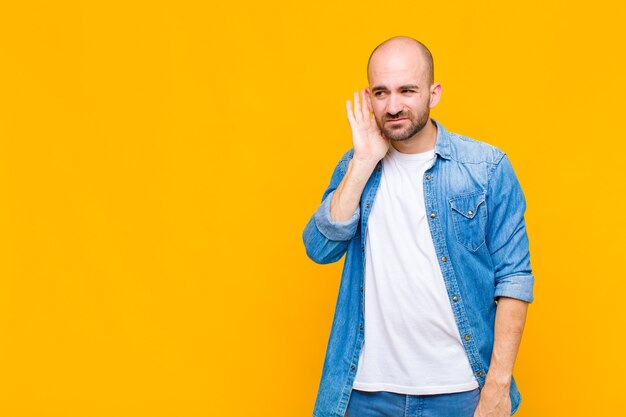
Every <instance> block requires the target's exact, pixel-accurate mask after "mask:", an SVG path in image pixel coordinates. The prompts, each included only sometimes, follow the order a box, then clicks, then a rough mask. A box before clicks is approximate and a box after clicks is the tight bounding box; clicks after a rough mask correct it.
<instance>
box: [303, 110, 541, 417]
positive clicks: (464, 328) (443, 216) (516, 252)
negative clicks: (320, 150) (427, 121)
mask: <svg viewBox="0 0 626 417" xmlns="http://www.w3.org/2000/svg"><path fill="white" fill-rule="evenodd" d="M431 120H432V121H433V123H434V124H435V125H436V126H437V139H436V144H435V154H436V159H435V163H434V165H433V166H432V167H431V168H429V169H428V170H427V171H426V172H425V173H424V177H423V178H422V181H423V184H424V200H425V205H426V213H427V214H428V222H429V226H430V232H431V235H432V239H433V243H434V246H435V251H436V253H437V257H438V259H439V266H440V267H441V271H442V273H443V277H444V281H445V286H446V289H447V292H448V300H449V302H450V305H451V306H452V311H453V314H454V318H455V321H456V325H457V327H458V329H459V332H460V334H461V342H462V343H463V347H464V349H465V353H466V354H467V357H468V358H469V362H470V365H471V368H472V371H473V373H474V377H475V378H476V380H477V381H478V384H479V386H480V388H481V389H482V388H483V386H484V384H485V377H486V375H487V372H488V371H489V365H490V361H491V352H492V349H493V342H494V323H495V313H496V307H497V303H496V300H497V298H498V297H500V296H505V297H512V298H516V299H519V300H523V301H526V302H529V303H530V302H532V301H533V285H534V276H533V275H532V271H531V268H530V253H529V247H528V236H527V233H526V223H525V220H524V212H525V210H526V201H525V198H524V194H523V192H522V189H521V186H520V184H519V182H518V180H517V177H516V175H515V173H514V171H513V167H512V166H511V162H510V161H509V158H508V157H507V155H506V154H505V153H504V152H502V151H501V150H500V149H498V148H497V147H495V146H492V145H490V144H487V143H485V142H481V141H478V140H475V139H472V138H469V137H466V136H462V135H459V134H456V133H452V132H448V131H446V129H445V128H444V127H443V126H442V125H441V124H440V123H439V122H437V121H436V120H435V119H431ZM353 151H354V150H353V149H350V150H349V151H348V152H346V153H345V154H344V155H343V157H342V158H341V160H340V161H339V163H338V164H337V166H336V168H335V170H334V172H333V174H332V177H331V179H330V184H329V185H328V188H327V189H326V191H325V192H324V194H323V196H322V202H321V204H320V205H319V207H318V208H317V210H316V211H315V213H314V214H313V216H312V217H311V219H310V220H309V222H308V223H307V225H306V227H305V229H304V232H303V234H302V238H303V240H304V245H305V247H306V253H307V255H308V256H309V257H310V258H311V259H312V260H313V261H315V262H317V263H320V264H327V263H331V262H336V261H338V260H339V259H341V257H342V256H343V255H344V254H345V255H346V258H345V261H344V266H343V273H342V277H341V283H340V286H339V294H338V297H337V302H336V306H335V314H334V318H333V323H332V328H331V333H330V337H329V340H328V345H327V348H326V356H325V359H324V367H323V370H322V377H321V381H320V385H319V390H318V393H317V399H316V401H315V407H314V410H313V416H314V417H343V416H344V413H345V411H346V408H347V405H348V400H349V398H350V392H351V390H352V383H353V381H354V377H355V375H356V370H357V367H358V359H359V354H360V352H361V348H362V346H363V340H364V334H363V332H364V326H366V325H367V324H366V323H364V311H363V307H364V294H363V285H364V271H365V253H364V252H365V237H366V232H367V220H368V217H369V214H370V212H371V210H372V206H373V205H374V204H375V202H376V201H375V197H376V190H377V188H378V185H379V183H380V176H381V169H382V163H381V162H380V161H379V162H378V165H377V167H376V169H374V171H373V172H372V175H371V176H370V178H369V179H368V181H367V184H366V186H365V189H364V190H363V194H362V196H361V200H360V203H359V205H358V207H357V209H356V210H355V212H354V214H353V215H352V217H351V218H350V219H348V220H344V221H333V220H332V219H331V217H330V201H331V199H332V197H333V194H334V191H335V189H336V188H337V186H338V185H339V183H340V182H341V180H342V178H343V176H344V175H345V173H346V170H347V167H348V162H349V161H350V159H351V158H352V155H353ZM416 180H418V179H417V178H416ZM510 396H511V402H512V410H511V411H512V414H513V413H515V412H516V411H517V409H518V407H519V404H520V401H521V396H520V393H519V390H518V388H517V385H516V382H515V378H513V379H512V382H511V390H510Z"/></svg>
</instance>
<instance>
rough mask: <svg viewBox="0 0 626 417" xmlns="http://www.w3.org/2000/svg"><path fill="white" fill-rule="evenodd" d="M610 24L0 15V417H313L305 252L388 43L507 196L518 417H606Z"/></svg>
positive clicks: (565, 5) (611, 324) (313, 314)
mask: <svg viewBox="0 0 626 417" xmlns="http://www.w3.org/2000/svg"><path fill="white" fill-rule="evenodd" d="M624 9H625V6H624V2H618V1H612V2H611V1H596V2H593V3H588V2H585V3H582V2H581V3H574V2H565V1H546V0H542V1H537V0H530V1H526V2H521V3H519V2H513V3H505V2H497V1H483V2H467V1H440V2H432V3H428V4H425V3H419V2H414V3H395V4H392V3H384V2H373V1H358V2H357V1H347V2H337V1H332V2H331V1H316V2H308V3H305V2H268V3H258V2H224V3H216V4H213V3H210V2H190V1H151V2H148V1H135V2H116V1H113V2H111V1H106V2H104V1H68V0H65V1H56V2H44V1H41V2H33V1H8V0H7V1H2V2H1V3H0V199H1V200H0V203H1V204H0V415H2V416H8V417H20V416H33V417H48V416H49V417H57V416H58V417H73V416H81V417H84V416H94V417H95V416H135V417H137V416H151V417H157V416H268V417H269V416H272V417H280V416H285V417H287V416H289V417H291V416H310V415H311V412H312V409H313V403H314V400H315V395H316V392H317V387H318V384H319V379H320V376H321V369H322V363H323V358H324V352H325V348H326V343H327V338H328V334H329V331H330V324H331V320H332V315H333V311H334V304H335V300H336V295H337V290H338V286H339V278H340V271H341V265H342V263H343V261H341V262H339V263H336V264H333V265H327V266H321V265H317V264H315V263H313V262H312V261H310V260H309V259H308V258H307V257H306V255H305V252H304V246H303V244H302V240H301V233H302V230H303V228H304V226H305V224H306V222H307V220H308V219H309V217H310V216H311V214H312V213H313V211H314V210H315V209H316V208H317V206H318V204H319V202H320V199H321V195H322V193H323V191H324V189H325V187H326V185H327V184H328V181H329V179H330V174H331V172H332V169H333V168H334V166H335V164H336V163H337V161H338V159H339V157H340V156H341V155H342V154H343V152H345V151H346V150H347V149H348V148H350V147H351V139H350V131H349V127H348V123H347V120H346V118H345V104H344V103H345V100H346V99H348V98H350V97H351V94H352V92H353V91H355V90H358V89H360V88H362V87H364V86H365V85H366V74H365V65H366V62H367V58H368V56H369V53H370V51H371V50H372V48H373V47H374V46H376V45H377V44H378V43H380V42H381V41H383V40H384V39H387V38H389V37H391V36H394V35H399V34H402V35H408V36H413V37H415V38H418V39H420V40H422V41H423V42H424V43H426V45H428V46H429V48H430V49H431V51H432V52H433V55H434V57H435V77H436V80H437V81H439V82H441V83H442V85H443V95H442V101H441V102H440V104H439V105H438V106H437V108H436V109H435V110H434V112H433V114H432V115H433V116H434V117H435V118H437V120H439V121H440V122H441V123H443V125H444V126H445V127H446V128H447V129H448V130H451V131H454V132H458V133H462V134H465V135H468V136H471V137H474V138H477V139H480V140H483V141H486V142H488V143H491V144H494V145H496V146H498V147H500V148H501V149H503V150H504V151H505V152H507V153H508V155H509V157H510V158H511V161H512V163H513V166H514V168H515V170H516V172H517V174H518V177H519V179H520V181H521V183H522V187H523V189H524V192H525V194H526V198H527V202H528V211H527V217H526V218H527V227H528V231H529V237H530V242H531V264H532V266H533V272H534V274H535V275H536V287H535V302H534V303H533V304H532V305H531V307H530V310H529V316H528V321H527V327H526V331H525V335H524V339H523V342H522V346H521V349H520V352H519V356H518V361H517V363H516V370H515V376H516V379H517V381H518V384H519V387H520V390H521V392H522V396H523V400H522V404H521V408H520V410H519V412H518V413H517V416H519V417H530V416H532V417H543V416H546V417H547V416H549V417H554V416H589V415H593V416H615V415H618V414H619V413H620V412H622V409H623V407H622V400H621V397H620V394H619V393H620V392H621V382H622V379H623V378H622V377H623V375H624V374H626V369H625V366H624V361H623V360H622V359H623V353H624V350H623V346H624V335H623V333H624V324H623V319H624V311H623V309H622V308H621V307H620V305H622V302H623V301H622V296H623V294H624V292H625V291H626V284H625V280H624V273H623V271H622V268H621V264H620V262H621V260H623V259H624V258H623V250H624V244H623V236H624V233H625V232H626V227H625V224H624V214H623V211H624V206H625V205H626V199H625V197H624V195H625V194H626V190H625V186H624V182H625V181H624V179H625V175H624V162H623V159H624V157H623V155H624V150H625V145H624V141H625V139H624V134H623V129H624V128H623V122H624V117H623V116H622V112H623V111H624V99H623V98H624V93H625V88H624V87H625V82H624V73H625V72H626V71H625V70H626V68H625V65H624V56H623V44H624V41H625V40H626V39H625V35H624V31H623V27H624V19H625V17H626V13H625V10H624Z"/></svg>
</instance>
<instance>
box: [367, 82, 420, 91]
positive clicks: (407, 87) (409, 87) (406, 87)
mask: <svg viewBox="0 0 626 417" xmlns="http://www.w3.org/2000/svg"><path fill="white" fill-rule="evenodd" d="M387 89H388V88H387V87H385V86H382V85H377V86H374V87H372V92H373V93H374V92H376V91H385V90H387ZM399 89H400V90H419V89H420V88H419V86H417V85H415V84H406V85H401V86H400V87H399Z"/></svg>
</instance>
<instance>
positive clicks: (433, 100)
mask: <svg viewBox="0 0 626 417" xmlns="http://www.w3.org/2000/svg"><path fill="white" fill-rule="evenodd" d="M441 88H442V87H441V84H439V83H437V82H436V83H433V85H431V86H430V101H429V103H428V107H430V108H431V109H432V108H433V107H435V106H436V105H437V103H439V100H440V99H441Z"/></svg>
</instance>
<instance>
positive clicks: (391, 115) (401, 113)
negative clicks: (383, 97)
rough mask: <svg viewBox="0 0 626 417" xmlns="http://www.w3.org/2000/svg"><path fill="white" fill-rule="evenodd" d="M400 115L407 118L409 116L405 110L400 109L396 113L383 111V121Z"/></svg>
mask: <svg viewBox="0 0 626 417" xmlns="http://www.w3.org/2000/svg"><path fill="white" fill-rule="evenodd" d="M400 117H406V118H407V119H410V118H411V116H410V115H409V114H408V113H407V112H405V111H400V112H398V113H396V114H391V113H385V115H384V116H383V122H386V121H387V120H393V119H398V118H400Z"/></svg>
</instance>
